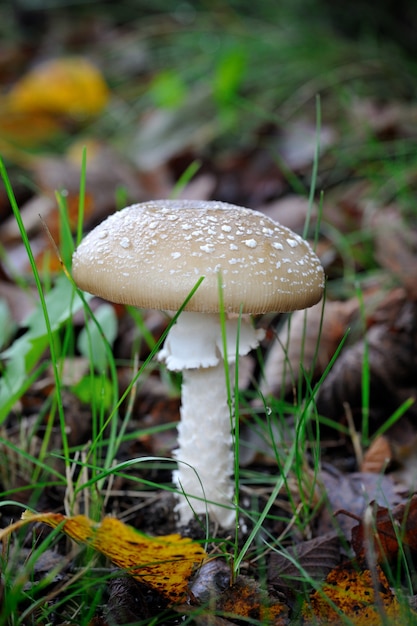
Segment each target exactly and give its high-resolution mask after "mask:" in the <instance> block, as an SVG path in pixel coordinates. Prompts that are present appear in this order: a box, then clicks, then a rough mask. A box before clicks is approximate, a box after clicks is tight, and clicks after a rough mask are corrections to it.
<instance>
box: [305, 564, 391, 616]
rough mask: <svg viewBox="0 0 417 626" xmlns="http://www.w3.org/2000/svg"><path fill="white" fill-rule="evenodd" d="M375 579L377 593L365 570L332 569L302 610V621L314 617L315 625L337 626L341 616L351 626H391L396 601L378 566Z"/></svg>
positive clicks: (367, 571)
mask: <svg viewBox="0 0 417 626" xmlns="http://www.w3.org/2000/svg"><path fill="white" fill-rule="evenodd" d="M375 576H376V578H377V582H378V587H379V588H378V591H377V593H375V590H374V585H373V582H374V581H373V579H372V574H371V572H370V571H369V569H363V570H360V569H357V566H355V564H354V563H347V564H346V563H345V564H343V565H341V566H340V567H337V568H335V569H334V570H332V571H331V572H330V573H329V575H328V576H327V578H326V581H325V583H324V584H323V586H322V587H321V589H320V590H319V591H316V592H314V593H313V594H312V595H311V596H310V600H309V602H308V605H309V606H307V605H306V606H305V608H304V610H303V615H304V617H305V618H307V619H311V618H313V617H314V623H315V624H326V625H330V624H334V625H335V626H336V625H339V624H340V623H341V615H345V616H346V617H347V618H348V619H349V623H351V624H354V625H355V626H382V625H383V624H385V623H386V621H387V620H388V622H389V623H390V624H391V623H392V624H394V623H395V622H396V618H398V616H399V605H398V601H397V599H396V597H395V596H394V594H393V593H392V591H391V590H390V587H389V583H388V580H387V579H386V576H385V574H384V573H383V571H382V570H381V568H380V567H379V566H377V567H376V571H375Z"/></svg>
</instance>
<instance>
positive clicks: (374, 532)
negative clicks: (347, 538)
mask: <svg viewBox="0 0 417 626" xmlns="http://www.w3.org/2000/svg"><path fill="white" fill-rule="evenodd" d="M368 511H369V514H368V515H364V519H363V520H362V521H361V522H360V523H359V524H358V525H357V526H354V527H353V528H352V547H353V549H354V551H355V554H356V555H357V556H358V557H360V558H361V557H364V556H366V554H367V552H368V550H369V548H370V547H372V549H373V550H374V552H375V555H376V559H377V561H378V563H384V562H385V561H387V560H388V561H393V560H394V559H396V558H397V555H398V552H399V550H400V545H401V551H403V549H404V548H405V547H407V548H408V550H409V551H410V552H411V553H414V554H416V553H417V495H414V496H412V497H411V498H410V500H409V501H408V502H407V503H406V504H399V505H398V506H396V507H394V508H393V509H388V508H386V507H382V506H378V505H376V504H375V503H371V504H370V505H369V509H368ZM371 541H372V542H373V546H370V545H369V543H370V542H371Z"/></svg>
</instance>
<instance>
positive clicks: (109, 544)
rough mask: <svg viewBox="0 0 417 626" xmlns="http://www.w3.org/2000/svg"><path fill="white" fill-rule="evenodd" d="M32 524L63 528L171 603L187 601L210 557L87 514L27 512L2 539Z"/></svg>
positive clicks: (182, 542)
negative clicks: (194, 575)
mask: <svg viewBox="0 0 417 626" xmlns="http://www.w3.org/2000/svg"><path fill="white" fill-rule="evenodd" d="M29 522H43V523H45V524H48V525H49V526H52V527H53V528H57V527H58V526H60V525H62V531H63V532H65V533H66V534H67V535H68V536H69V537H71V539H74V540H75V541H78V542H81V543H85V544H87V545H88V546H90V547H92V548H94V549H95V550H97V551H99V552H101V553H102V554H104V555H105V556H106V557H107V558H109V559H110V560H111V561H112V562H113V563H115V564H116V565H118V566H119V567H122V568H123V569H125V570H127V571H128V572H129V574H130V575H131V576H133V577H134V578H136V579H137V580H139V581H140V582H141V583H143V584H145V585H147V586H148V587H150V588H152V589H154V590H155V591H157V592H158V593H159V594H160V595H161V596H163V597H164V598H165V599H167V600H168V601H170V602H172V603H178V602H181V600H184V599H185V596H186V594H187V589H188V584H189V580H190V577H191V574H192V572H193V570H194V568H195V567H196V566H197V565H199V564H200V563H201V562H202V561H204V559H205V558H206V557H207V555H206V552H205V551H204V550H203V548H202V547H201V546H200V545H199V544H198V543H195V542H194V541H192V540H191V539H189V538H183V537H181V536H180V535H177V534H173V535H165V536H162V537H150V536H148V535H144V534H143V533H140V532H139V531H137V530H135V529H134V528H132V527H131V526H127V525H125V524H123V523H122V522H120V521H119V520H117V519H115V518H112V517H105V518H104V519H103V520H102V522H101V523H99V524H98V523H95V522H93V521H92V520H90V519H88V518H87V517H85V516H84V515H77V516H75V517H66V516H64V515H61V514H59V513H41V514H37V515H33V514H32V513H29V512H28V511H26V512H25V513H23V515H22V519H21V520H20V521H19V522H16V523H15V524H12V525H10V526H8V527H7V528H5V529H3V530H2V531H0V540H4V538H5V537H7V536H8V535H9V534H10V533H11V532H13V531H14V530H17V529H18V528H20V527H21V526H22V525H24V524H27V523H29Z"/></svg>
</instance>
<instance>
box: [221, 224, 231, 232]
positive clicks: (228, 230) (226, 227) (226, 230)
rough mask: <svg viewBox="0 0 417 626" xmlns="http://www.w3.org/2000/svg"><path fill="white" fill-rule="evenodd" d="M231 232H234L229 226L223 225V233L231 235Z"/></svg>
mask: <svg viewBox="0 0 417 626" xmlns="http://www.w3.org/2000/svg"><path fill="white" fill-rule="evenodd" d="M231 230H232V227H231V226H230V225H229V224H223V226H222V231H223V232H224V233H230V231H231Z"/></svg>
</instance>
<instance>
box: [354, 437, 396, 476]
mask: <svg viewBox="0 0 417 626" xmlns="http://www.w3.org/2000/svg"><path fill="white" fill-rule="evenodd" d="M392 457H393V454H392V449H391V445H390V442H389V439H388V437H386V436H385V435H380V436H379V437H377V438H376V439H375V440H374V441H373V442H372V444H371V445H370V446H369V448H368V450H367V451H366V452H365V454H364V457H363V461H362V464H361V472H373V473H375V474H381V473H383V472H384V471H385V470H386V468H387V465H389V463H390V462H391V460H392Z"/></svg>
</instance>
